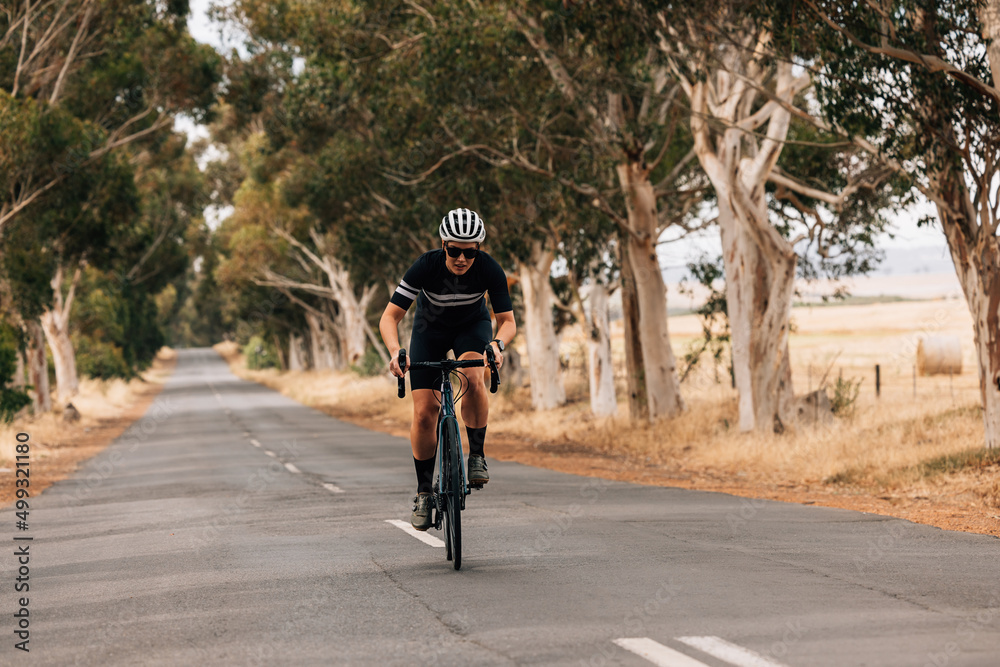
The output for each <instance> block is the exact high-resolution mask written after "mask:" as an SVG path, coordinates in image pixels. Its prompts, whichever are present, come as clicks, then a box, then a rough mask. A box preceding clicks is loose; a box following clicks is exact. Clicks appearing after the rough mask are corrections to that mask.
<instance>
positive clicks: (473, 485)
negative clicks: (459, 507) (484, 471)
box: [469, 484, 486, 491]
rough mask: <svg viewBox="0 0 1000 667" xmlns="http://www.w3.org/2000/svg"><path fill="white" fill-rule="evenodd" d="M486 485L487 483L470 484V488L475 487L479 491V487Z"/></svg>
mask: <svg viewBox="0 0 1000 667" xmlns="http://www.w3.org/2000/svg"><path fill="white" fill-rule="evenodd" d="M484 486H486V485H485V484H469V488H470V489H474V490H476V491H478V490H479V489H482V488H483V487H484Z"/></svg>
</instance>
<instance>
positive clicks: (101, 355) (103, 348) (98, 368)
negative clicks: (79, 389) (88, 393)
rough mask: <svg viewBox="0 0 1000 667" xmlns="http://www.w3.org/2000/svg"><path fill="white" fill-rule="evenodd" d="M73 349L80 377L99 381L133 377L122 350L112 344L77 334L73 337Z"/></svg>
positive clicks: (133, 374) (133, 372)
mask: <svg viewBox="0 0 1000 667" xmlns="http://www.w3.org/2000/svg"><path fill="white" fill-rule="evenodd" d="M73 347H74V350H75V352H76V370H77V372H79V373H80V375H86V376H88V377H92V378H97V379H101V380H110V379H111V378H124V379H126V380H127V379H130V378H132V377H135V371H134V370H133V369H132V368H131V367H130V366H129V364H128V362H126V361H125V355H124V353H123V352H122V348H121V347H119V346H118V345H115V344H114V343H112V342H109V341H107V340H103V339H101V338H96V337H93V336H85V335H81V334H77V335H75V336H74V337H73Z"/></svg>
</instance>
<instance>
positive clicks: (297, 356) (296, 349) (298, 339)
mask: <svg viewBox="0 0 1000 667" xmlns="http://www.w3.org/2000/svg"><path fill="white" fill-rule="evenodd" d="M308 367H309V358H308V356H307V355H306V351H305V345H304V341H303V340H302V336H298V335H296V334H294V333H293V334H288V370H290V371H304V370H305V369H306V368H308Z"/></svg>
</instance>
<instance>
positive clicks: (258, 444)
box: [250, 438, 262, 447]
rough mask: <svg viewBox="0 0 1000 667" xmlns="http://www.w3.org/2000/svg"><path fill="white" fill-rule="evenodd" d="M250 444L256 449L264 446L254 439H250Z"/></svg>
mask: <svg viewBox="0 0 1000 667" xmlns="http://www.w3.org/2000/svg"><path fill="white" fill-rule="evenodd" d="M250 444H251V445H253V446H254V447H261V446H262V445H261V444H260V443H259V442H257V441H256V440H254V439H253V438H250Z"/></svg>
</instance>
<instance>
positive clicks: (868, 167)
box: [655, 0, 892, 431]
mask: <svg viewBox="0 0 1000 667" xmlns="http://www.w3.org/2000/svg"><path fill="white" fill-rule="evenodd" d="M663 5H664V6H663V7H661V8H659V9H658V10H657V12H656V14H655V20H656V22H657V23H658V29H657V39H658V43H659V48H660V50H661V51H662V52H663V53H664V55H665V56H666V58H667V59H668V62H669V64H670V67H671V69H672V70H673V72H674V75H675V76H676V77H677V79H678V80H679V82H680V86H681V89H682V90H683V91H684V95H685V96H686V97H687V99H688V103H689V105H690V125H691V131H692V134H693V136H694V148H695V153H696V154H697V157H698V161H699V163H700V164H701V167H702V169H704V171H705V173H706V174H707V176H708V178H709V180H710V181H711V183H712V186H713V188H714V190H715V195H716V202H717V206H718V226H719V230H720V233H721V239H722V249H723V255H722V256H723V262H724V266H725V277H726V293H727V296H726V304H727V314H728V320H729V326H730V330H731V342H732V361H733V373H734V378H735V383H736V388H737V390H738V391H739V422H740V429H741V430H744V431H748V430H753V429H758V430H772V429H773V430H775V431H781V430H783V429H784V425H785V423H786V422H787V421H788V419H789V418H790V416H791V413H792V410H791V401H792V399H793V397H794V392H793V387H792V376H791V363H790V359H789V353H788V337H789V334H790V329H791V327H790V318H791V307H792V299H793V294H794V284H795V279H796V276H797V275H798V274H799V266H800V263H799V259H800V255H808V253H810V252H812V253H814V254H818V255H819V256H820V257H822V258H824V259H823V260H822V261H821V262H820V264H821V265H826V266H828V267H830V268H832V269H833V270H834V271H835V272H836V271H838V270H851V269H864V268H867V267H869V266H870V264H865V263H864V262H863V261H862V260H861V259H860V258H859V257H858V258H855V257H854V254H855V253H857V252H859V251H860V252H861V254H862V255H864V254H870V253H867V252H866V251H865V250H864V249H863V245H864V244H858V243H857V241H858V240H859V239H865V238H867V239H868V243H869V244H870V242H871V239H872V238H873V237H874V235H875V233H876V232H877V231H878V230H879V229H880V228H882V227H884V225H885V224H886V223H885V218H884V217H883V216H882V215H881V214H880V209H881V208H884V207H885V206H887V205H889V203H890V201H891V197H889V195H890V193H891V191H892V188H891V186H890V185H888V184H887V183H886V181H887V180H888V179H889V176H890V175H891V172H890V171H889V170H888V169H886V168H885V167H884V166H883V165H881V164H880V163H879V161H878V160H877V159H874V158H870V157H867V158H866V156H864V155H860V156H859V155H858V153H859V151H857V150H856V148H854V147H853V146H852V145H851V144H850V142H846V143H844V142H840V143H838V141H837V138H836V137H835V136H831V135H829V134H825V135H817V133H816V132H815V131H811V130H812V128H810V127H809V126H808V124H806V123H804V122H803V119H808V118H810V109H809V102H810V99H813V98H811V97H810V96H809V95H808V94H807V92H808V91H810V89H811V88H812V85H813V84H812V74H811V71H810V69H809V68H810V66H811V65H812V64H813V63H812V59H813V56H814V54H812V53H808V52H802V51H801V50H800V51H798V52H797V51H795V50H794V49H792V48H791V45H790V44H789V43H779V42H778V41H777V40H776V37H775V31H776V25H777V26H778V28H777V29H778V30H780V29H781V27H780V22H781V20H782V19H781V17H780V16H769V15H768V14H767V13H766V12H762V11H760V8H759V7H757V6H755V5H753V4H747V3H741V2H733V1H732V0H717V1H713V2H708V3H702V4H701V5H698V6H691V5H687V4H684V3H663ZM795 120H798V121H799V125H800V127H799V131H798V133H799V134H802V133H805V134H807V135H809V136H807V137H805V140H802V139H796V138H795V136H794V134H795V133H794V132H793V121H795ZM802 144H805V145H806V147H807V150H808V151H811V153H812V154H818V155H822V157H821V158H820V160H819V162H818V163H817V164H809V163H808V162H807V161H803V160H802V159H801V158H802V155H801V154H800V155H799V156H798V158H799V159H798V161H797V162H795V163H794V164H792V163H789V164H783V161H784V160H783V158H784V156H785V155H786V152H785V151H786V147H788V146H789V145H792V146H797V145H802ZM803 167H806V168H808V171H807V172H801V171H798V172H797V171H796V170H797V169H799V168H803ZM817 169H818V171H817ZM820 172H823V173H820ZM859 213H860V215H859ZM866 216H867V217H866ZM831 252H832V253H833V255H835V256H836V255H840V256H841V257H842V258H843V257H846V259H844V260H843V261H840V262H837V261H832V262H831V261H830V256H831Z"/></svg>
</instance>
